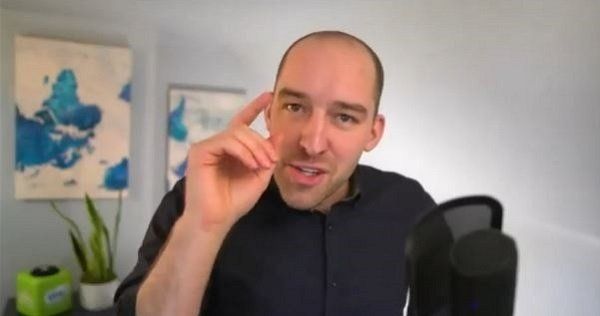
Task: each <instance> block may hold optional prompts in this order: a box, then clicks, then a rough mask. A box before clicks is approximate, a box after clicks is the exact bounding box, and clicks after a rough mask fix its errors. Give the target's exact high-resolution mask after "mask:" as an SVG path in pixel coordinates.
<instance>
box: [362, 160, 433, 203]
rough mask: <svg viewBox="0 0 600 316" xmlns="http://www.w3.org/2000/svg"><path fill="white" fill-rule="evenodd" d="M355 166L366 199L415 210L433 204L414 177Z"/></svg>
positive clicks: (369, 167) (364, 166)
mask: <svg viewBox="0 0 600 316" xmlns="http://www.w3.org/2000/svg"><path fill="white" fill-rule="evenodd" d="M357 168H358V169H357V176H358V181H359V186H360V192H361V195H362V196H363V197H365V198H366V199H367V200H370V201H381V202H383V203H384V204H387V205H395V206H397V207H398V208H409V209H413V210H415V211H417V212H423V211H428V210H429V209H431V208H433V207H434V206H435V202H434V200H433V199H432V198H431V196H430V195H429V193H428V192H427V191H426V190H425V189H424V188H423V186H422V185H421V183H419V182H418V181H417V180H415V179H412V178H409V177H407V176H404V175H402V174H399V173H397V172H393V171H383V170H380V169H377V168H374V167H371V166H366V165H359V166H358V167H357Z"/></svg>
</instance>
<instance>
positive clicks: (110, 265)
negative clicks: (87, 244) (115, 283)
mask: <svg viewBox="0 0 600 316" xmlns="http://www.w3.org/2000/svg"><path fill="white" fill-rule="evenodd" d="M102 234H103V235H104V241H105V242H106V254H107V257H108V258H107V259H108V270H109V271H112V270H113V253H112V249H111V247H110V237H109V236H110V235H109V234H108V229H107V228H106V226H103V227H102Z"/></svg>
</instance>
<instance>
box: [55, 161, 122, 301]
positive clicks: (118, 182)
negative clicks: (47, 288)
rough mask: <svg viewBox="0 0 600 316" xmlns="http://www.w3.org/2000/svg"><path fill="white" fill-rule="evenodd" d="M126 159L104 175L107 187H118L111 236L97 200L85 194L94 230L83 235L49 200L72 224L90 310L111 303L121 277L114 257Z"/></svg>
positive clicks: (83, 297)
mask: <svg viewBox="0 0 600 316" xmlns="http://www.w3.org/2000/svg"><path fill="white" fill-rule="evenodd" d="M127 167H128V161H127V159H123V160H122V161H121V163H119V164H117V165H115V166H113V167H109V168H108V169H107V172H106V174H105V177H104V187H105V188H106V189H109V190H118V206H117V213H116V217H115V222H114V223H115V226H114V229H113V235H112V238H111V236H110V234H109V231H108V229H107V227H106V224H105V222H104V220H103V219H102V216H100V214H99V213H98V209H97V208H96V206H95V204H94V201H93V200H92V199H91V198H90V197H89V196H88V195H87V194H85V206H86V210H87V214H88V218H89V220H90V226H91V231H90V234H89V236H88V238H87V243H86V239H84V238H83V235H82V233H81V230H80V229H79V226H78V225H77V224H76V223H75V221H73V219H71V218H70V217H68V216H66V215H65V214H64V213H63V212H61V211H60V210H59V209H58V207H57V205H56V203H55V202H53V201H52V202H50V204H51V206H52V210H53V211H54V212H55V213H56V214H58V215H59V216H60V217H61V218H62V219H63V220H64V221H65V222H66V223H67V225H68V226H69V238H70V240H71V245H72V246H73V251H74V253H75V257H76V258H77V262H78V263H79V266H80V268H81V271H82V274H81V283H80V287H79V300H80V303H81V306H82V307H84V308H86V309H88V310H101V309H105V308H108V307H110V306H112V304H113V296H114V293H115V291H116V289H117V287H118V286H119V279H118V278H117V275H116V273H115V271H114V261H115V254H116V247H117V241H118V233H119V223H120V221H121V208H122V200H123V198H122V192H123V190H124V189H125V188H126V187H127Z"/></svg>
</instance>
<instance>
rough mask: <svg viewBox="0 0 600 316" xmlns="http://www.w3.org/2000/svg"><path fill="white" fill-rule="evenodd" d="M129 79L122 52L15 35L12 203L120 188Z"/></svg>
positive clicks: (124, 177)
mask: <svg viewBox="0 0 600 316" xmlns="http://www.w3.org/2000/svg"><path fill="white" fill-rule="evenodd" d="M130 80H131V54H130V51H129V50H128V49H126V48H121V47H109V46H99V45H89V44H80V43H73V42H65V41H57V40H50V39H43V38H35V37H27V36H17V37H16V39H15V128H16V131H15V136H16V139H15V197H16V198H17V199H50V198H51V199H56V198H83V196H84V194H85V193H88V194H89V195H90V196H92V197H96V198H105V197H117V195H118V191H122V190H126V189H127V184H128V166H129V117H130V111H131V106H130V102H131V89H132V87H131V81H130ZM125 193H126V191H125Z"/></svg>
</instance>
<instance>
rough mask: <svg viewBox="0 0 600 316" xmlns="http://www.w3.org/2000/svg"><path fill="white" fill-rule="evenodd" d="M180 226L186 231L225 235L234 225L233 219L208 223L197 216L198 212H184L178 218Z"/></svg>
mask: <svg viewBox="0 0 600 316" xmlns="http://www.w3.org/2000/svg"><path fill="white" fill-rule="evenodd" d="M178 222H180V226H182V229H185V230H187V231H191V232H195V233H202V234H211V235H222V236H224V235H226V234H227V233H228V232H229V230H230V229H231V227H232V226H233V225H234V224H235V222H236V220H234V219H230V220H228V219H224V220H220V221H210V220H207V219H206V218H204V217H203V216H202V214H198V212H188V211H187V210H184V212H183V215H181V217H180V218H179V220H178Z"/></svg>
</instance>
